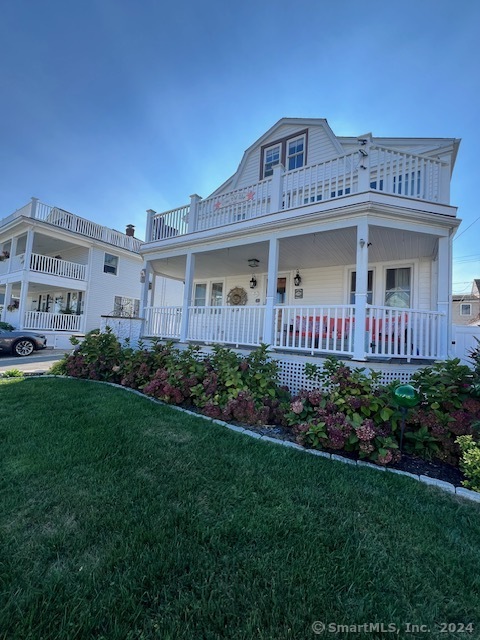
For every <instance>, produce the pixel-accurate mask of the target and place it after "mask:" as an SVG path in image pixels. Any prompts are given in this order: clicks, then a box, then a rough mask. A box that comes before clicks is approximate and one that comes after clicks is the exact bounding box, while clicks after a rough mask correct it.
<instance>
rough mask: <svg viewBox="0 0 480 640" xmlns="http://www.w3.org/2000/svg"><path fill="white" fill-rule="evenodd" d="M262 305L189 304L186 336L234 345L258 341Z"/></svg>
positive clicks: (257, 343) (253, 343) (255, 344)
mask: <svg viewBox="0 0 480 640" xmlns="http://www.w3.org/2000/svg"><path fill="white" fill-rule="evenodd" d="M264 313H265V307H260V306H249V307H246V306H245V307H232V306H222V307H190V308H189V323H188V339H189V340H198V341H202V342H213V343H220V344H234V345H236V346H239V345H246V346H253V347H254V346H258V345H260V344H261V342H262V335H263V319H264Z"/></svg>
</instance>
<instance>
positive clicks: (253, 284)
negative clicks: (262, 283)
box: [250, 276, 257, 289]
mask: <svg viewBox="0 0 480 640" xmlns="http://www.w3.org/2000/svg"><path fill="white" fill-rule="evenodd" d="M256 286H257V279H256V278H255V276H252V279H251V280H250V289H255V288H256Z"/></svg>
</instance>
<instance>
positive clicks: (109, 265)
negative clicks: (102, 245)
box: [103, 253, 118, 276]
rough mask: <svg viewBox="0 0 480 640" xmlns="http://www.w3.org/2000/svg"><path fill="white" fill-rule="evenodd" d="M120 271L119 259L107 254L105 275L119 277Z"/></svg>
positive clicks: (104, 265) (104, 267)
mask: <svg viewBox="0 0 480 640" xmlns="http://www.w3.org/2000/svg"><path fill="white" fill-rule="evenodd" d="M117 269H118V257H117V256H112V254H110V253H106V254H105V261H104V263H103V273H112V274H113V275H114V276H116V275H117Z"/></svg>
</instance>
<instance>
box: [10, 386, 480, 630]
mask: <svg viewBox="0 0 480 640" xmlns="http://www.w3.org/2000/svg"><path fill="white" fill-rule="evenodd" d="M0 401H1V402H0V406H1V408H2V409H1V411H0V459H1V462H0V469H1V480H0V481H1V489H0V499H1V502H0V544H1V549H0V638H2V640H3V639H5V640H14V639H21V640H27V639H32V640H43V639H45V640H57V639H60V638H61V639H65V640H73V639H75V638H85V639H87V638H88V639H90V638H98V639H100V638H105V640H116V639H118V640H130V639H132V640H133V639H141V638H142V639H148V638H159V639H161V640H169V639H172V640H173V639H175V640H177V639H181V638H188V639H189V640H198V639H215V638H234V639H235V640H237V639H238V640H242V639H245V640H250V639H254V638H255V639H256V638H260V639H267V638H268V639H272V640H273V639H275V640H277V639H283V638H295V639H297V638H300V639H302V638H315V637H323V638H335V637H336V638H350V637H351V638H360V637H366V638H370V639H373V638H383V637H393V634H382V633H380V632H378V633H375V632H374V633H367V634H363V633H357V634H354V633H351V634H344V635H342V633H337V634H336V635H335V634H331V633H328V632H325V633H324V634H322V636H315V635H314V633H313V632H312V630H311V625H312V623H313V622H314V621H316V620H320V621H324V622H325V623H327V624H328V623H336V624H343V625H347V624H350V625H354V624H357V625H361V624H366V623H370V622H371V623H375V622H377V623H382V622H383V623H384V624H385V625H387V624H396V625H398V627H399V628H400V629H401V631H400V634H399V636H397V637H405V638H432V637H439V638H446V637H448V638H457V637H458V638H466V637H473V638H479V637H480V505H478V504H475V503H470V502H463V501H461V499H459V498H457V497H455V496H452V495H449V494H444V493H441V492H439V491H437V490H435V489H433V488H431V487H427V486H425V485H422V484H420V483H416V482H414V481H412V480H409V479H406V478H402V477H399V476H396V475H394V474H386V473H379V472H376V471H372V470H369V469H359V468H351V467H350V466H348V465H342V464H339V463H335V462H331V461H329V460H324V459H322V458H318V457H315V456H310V455H307V454H305V453H302V452H299V451H294V450H291V449H286V448H283V447H280V446H276V445H273V444H269V443H262V442H259V441H257V440H254V439H251V438H247V437H246V436H242V435H240V434H237V433H233V432H231V431H228V430H227V429H225V428H223V427H221V426H219V425H214V424H212V423H209V422H207V421H205V420H203V419H201V418H197V417H194V416H190V415H186V414H183V413H180V412H178V411H175V410H174V409H171V408H168V407H163V406H160V405H157V404H154V403H152V402H150V401H148V400H147V399H144V398H141V397H139V396H137V395H134V394H132V393H129V392H127V391H124V390H122V389H116V388H112V387H109V386H106V385H98V384H95V383H92V382H87V381H77V380H64V379H52V378H44V379H26V380H15V379H13V380H9V381H4V382H2V384H0ZM407 623H410V624H416V625H421V624H424V625H428V627H429V628H430V629H431V631H430V632H429V633H421V634H418V635H417V634H415V633H413V634H412V633H410V634H406V633H404V625H406V624H407ZM441 623H463V624H468V623H473V625H474V629H475V630H474V632H473V634H468V633H454V632H450V633H443V634H442V633H438V632H437V630H436V626H435V625H436V624H441Z"/></svg>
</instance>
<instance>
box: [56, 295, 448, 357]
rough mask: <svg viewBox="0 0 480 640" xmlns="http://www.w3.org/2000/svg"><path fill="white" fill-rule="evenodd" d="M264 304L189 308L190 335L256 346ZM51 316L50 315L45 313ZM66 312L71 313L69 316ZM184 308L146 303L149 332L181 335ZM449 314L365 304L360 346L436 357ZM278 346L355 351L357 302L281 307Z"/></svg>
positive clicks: (377, 353) (371, 351) (373, 352)
mask: <svg viewBox="0 0 480 640" xmlns="http://www.w3.org/2000/svg"><path fill="white" fill-rule="evenodd" d="M265 309H266V308H265V306H248V307H247V306H244V307H233V306H221V307H193V306H192V307H189V323H188V336H187V339H188V340H192V341H198V342H207V343H214V344H215V343H217V344H232V345H236V346H241V345H244V346H258V345H260V344H261V343H262V342H263V341H264V338H263V333H264V320H265ZM47 315H51V314H47ZM67 317H68V316H67ZM181 318H182V308H181V307H148V308H147V309H146V310H145V320H146V324H145V331H144V334H145V335H147V336H158V337H160V338H167V339H168V338H175V339H179V338H180V326H181ZM444 320H445V316H444V315H443V314H441V313H438V312H436V311H421V310H417V309H399V308H394V307H378V306H372V305H367V313H366V320H365V325H364V329H363V337H362V345H363V352H364V355H365V356H366V357H367V358H372V357H374V358H375V357H379V358H402V359H407V360H408V361H410V360H414V359H428V360H434V359H438V358H441V357H444V356H445V354H442V352H441V336H442V331H444V330H445V327H444V326H443V325H444ZM273 329H274V331H273V341H272V342H273V344H272V346H273V347H274V348H276V349H280V350H287V351H294V352H309V353H311V354H314V353H325V354H336V355H340V356H353V355H354V341H355V332H356V331H357V330H358V328H357V326H356V322H355V306H354V305H322V306H318V305H316V306H305V305H303V306H293V305H292V306H277V307H275V310H274V327H273Z"/></svg>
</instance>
